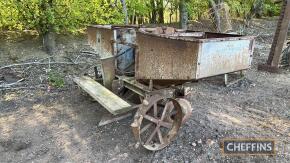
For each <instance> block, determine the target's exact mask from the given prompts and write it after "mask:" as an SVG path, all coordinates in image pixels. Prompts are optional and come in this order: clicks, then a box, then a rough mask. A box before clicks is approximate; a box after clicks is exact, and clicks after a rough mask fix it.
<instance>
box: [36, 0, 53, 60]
mask: <svg viewBox="0 0 290 163" xmlns="http://www.w3.org/2000/svg"><path fill="white" fill-rule="evenodd" d="M51 8H53V2H52V0H48V2H46V1H42V2H41V4H40V9H41V12H43V13H44V14H46V12H47V11H49V10H51ZM47 19H48V18H47V17H43V18H42V19H41V20H40V23H39V26H40V29H39V32H40V33H41V35H42V40H43V42H42V44H43V48H44V50H45V51H46V52H47V53H48V54H50V55H53V54H54V53H55V50H56V43H55V39H56V38H55V33H54V25H53V24H50V23H49V20H47Z"/></svg>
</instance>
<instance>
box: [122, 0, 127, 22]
mask: <svg viewBox="0 0 290 163" xmlns="http://www.w3.org/2000/svg"><path fill="white" fill-rule="evenodd" d="M120 1H121V3H122V7H123V14H124V16H125V20H124V21H125V22H124V23H125V24H129V20H128V12H127V6H126V0H120Z"/></svg>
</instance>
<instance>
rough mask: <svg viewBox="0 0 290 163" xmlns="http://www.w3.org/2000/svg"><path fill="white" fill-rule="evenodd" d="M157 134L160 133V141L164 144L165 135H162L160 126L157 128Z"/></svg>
mask: <svg viewBox="0 0 290 163" xmlns="http://www.w3.org/2000/svg"><path fill="white" fill-rule="evenodd" d="M157 134H158V138H159V141H160V143H161V144H164V141H163V137H162V133H161V131H160V128H159V127H158V129H157Z"/></svg>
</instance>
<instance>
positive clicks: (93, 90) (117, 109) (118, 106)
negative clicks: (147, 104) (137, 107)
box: [73, 76, 132, 115]
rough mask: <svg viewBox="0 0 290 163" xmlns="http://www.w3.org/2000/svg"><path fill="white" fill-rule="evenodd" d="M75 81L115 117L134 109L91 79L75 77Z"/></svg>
mask: <svg viewBox="0 0 290 163" xmlns="http://www.w3.org/2000/svg"><path fill="white" fill-rule="evenodd" d="M73 80H74V82H75V83H77V85H79V86H80V87H81V88H82V89H83V90H84V91H85V92H87V93H88V94H89V95H90V96H92V97H93V98H94V99H95V100H96V101H98V102H99V103H100V104H101V105H102V106H103V107H105V108H106V109H107V110H108V111H109V112H110V113H112V114H113V115H117V114H121V113H125V112H127V111H129V110H131V108H132V107H131V105H130V104H129V103H127V102H126V101H124V100H123V99H121V98H120V97H118V96H117V95H115V94H114V93H113V92H111V91H110V90H108V89H107V88H105V87H104V86H102V85H101V84H99V83H98V82H96V81H95V80H93V79H91V78H90V77H87V76H82V77H75V78H74V79H73Z"/></svg>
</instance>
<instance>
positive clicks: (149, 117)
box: [144, 114, 158, 124]
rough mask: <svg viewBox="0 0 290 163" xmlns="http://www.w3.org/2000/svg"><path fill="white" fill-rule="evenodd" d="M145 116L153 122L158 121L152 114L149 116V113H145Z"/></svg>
mask: <svg viewBox="0 0 290 163" xmlns="http://www.w3.org/2000/svg"><path fill="white" fill-rule="evenodd" d="M144 118H145V119H147V120H149V121H151V122H153V123H156V124H157V123H158V120H157V119H156V118H154V117H151V116H149V115H147V114H146V115H144Z"/></svg>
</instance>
